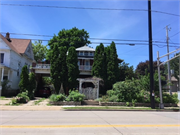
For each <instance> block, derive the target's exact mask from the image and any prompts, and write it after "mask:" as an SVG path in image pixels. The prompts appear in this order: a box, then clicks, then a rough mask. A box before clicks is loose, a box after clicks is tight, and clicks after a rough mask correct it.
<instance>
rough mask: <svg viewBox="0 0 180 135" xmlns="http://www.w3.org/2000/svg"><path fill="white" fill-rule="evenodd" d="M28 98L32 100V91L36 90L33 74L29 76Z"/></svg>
mask: <svg viewBox="0 0 180 135" xmlns="http://www.w3.org/2000/svg"><path fill="white" fill-rule="evenodd" d="M28 89H29V90H28V97H29V98H30V99H34V91H35V90H36V78H35V74H34V73H30V74H29V88H28Z"/></svg>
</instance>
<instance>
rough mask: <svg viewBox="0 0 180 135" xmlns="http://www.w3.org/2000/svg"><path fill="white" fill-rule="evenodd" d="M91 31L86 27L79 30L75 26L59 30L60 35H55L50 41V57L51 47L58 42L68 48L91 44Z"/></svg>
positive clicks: (49, 54) (49, 57) (49, 55)
mask: <svg viewBox="0 0 180 135" xmlns="http://www.w3.org/2000/svg"><path fill="white" fill-rule="evenodd" d="M88 38H89V33H87V31H85V30H84V29H82V30H79V29H78V28H76V27H74V28H72V29H69V30H65V29H62V30H61V31H59V33H58V35H54V36H53V38H52V39H51V40H50V41H49V43H48V45H49V46H50V51H48V57H47V58H48V59H49V60H50V59H51V54H52V52H51V48H53V47H52V46H54V44H55V43H58V46H59V47H60V46H66V47H67V49H68V48H69V47H71V46H74V47H75V48H78V47H81V46H84V45H85V44H89V43H90V41H89V40H88Z"/></svg>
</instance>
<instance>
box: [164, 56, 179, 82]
mask: <svg viewBox="0 0 180 135" xmlns="http://www.w3.org/2000/svg"><path fill="white" fill-rule="evenodd" d="M177 55H179V53H176V54H175V55H174V56H177ZM169 63H170V68H171V70H174V74H173V75H172V76H174V77H175V78H176V79H177V80H179V77H178V75H179V57H177V58H174V59H172V60H171V61H170V62H169ZM164 66H165V72H166V74H167V73H168V70H167V63H166V64H165V65H164Z"/></svg>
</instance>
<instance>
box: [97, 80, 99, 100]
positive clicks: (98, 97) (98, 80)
mask: <svg viewBox="0 0 180 135" xmlns="http://www.w3.org/2000/svg"><path fill="white" fill-rule="evenodd" d="M98 98H99V80H98V82H97V99H98Z"/></svg>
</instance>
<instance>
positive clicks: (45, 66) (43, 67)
mask: <svg viewBox="0 0 180 135" xmlns="http://www.w3.org/2000/svg"><path fill="white" fill-rule="evenodd" d="M36 68H42V69H50V64H36Z"/></svg>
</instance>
